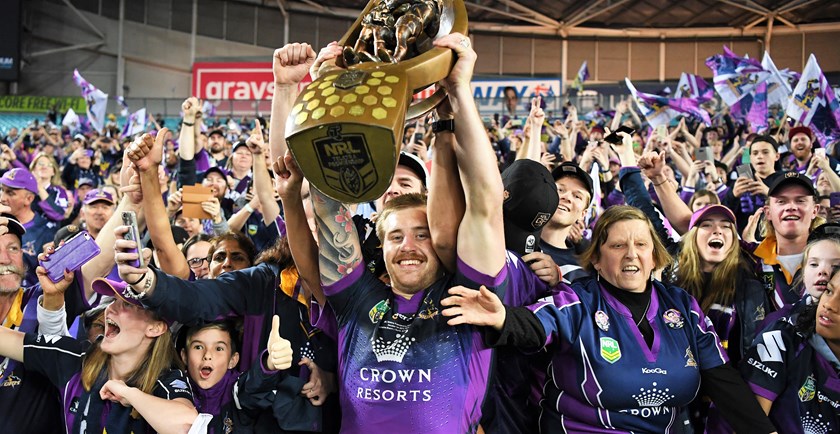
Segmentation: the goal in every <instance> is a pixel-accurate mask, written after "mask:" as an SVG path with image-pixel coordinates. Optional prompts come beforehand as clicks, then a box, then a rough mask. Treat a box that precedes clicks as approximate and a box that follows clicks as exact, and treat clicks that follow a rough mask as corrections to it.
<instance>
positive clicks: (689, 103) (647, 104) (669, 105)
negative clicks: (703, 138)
mask: <svg viewBox="0 0 840 434" xmlns="http://www.w3.org/2000/svg"><path fill="white" fill-rule="evenodd" d="M624 82H625V83H626V84H627V88H628V89H630V93H631V94H632V95H633V100H635V101H636V104H637V105H638V106H639V109H640V110H641V112H642V114H643V115H645V118H646V119H647V121H648V123H649V124H650V126H652V127H653V128H656V127H658V126H660V125H668V124H669V123H670V122H671V119H674V118H675V117H677V116H679V115H681V114H682V115H691V116H694V117H697V118H699V119H701V120H702V121H703V123H705V124H706V125H711V123H712V121H711V119H710V118H709V113H708V112H707V111H706V110H703V109H702V108H701V107H700V102H699V101H698V100H697V99H695V98H666V97H664V96H659V95H653V94H649V93H644V92H639V91H638V90H636V87H635V86H633V83H631V82H630V79H629V78H625V79H624Z"/></svg>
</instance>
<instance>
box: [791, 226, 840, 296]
mask: <svg viewBox="0 0 840 434" xmlns="http://www.w3.org/2000/svg"><path fill="white" fill-rule="evenodd" d="M812 230H813V229H812ZM823 241H830V242H832V243H834V244H835V245H837V246H838V247H840V238H835V237H825V238H818V239H816V240H813V241H811V242H809V243H808V244H807V245H806V246H805V250H803V251H802V263H801V264H800V265H799V268H800V269H802V270H804V269H805V266H806V265H807V264H808V256H810V255H811V249H813V248H814V246H816V245H817V244H818V243H821V242H823ZM804 284H805V273H799V275H798V276H796V279H794V280H793V284H792V287H793V288H799V286H800V285H804ZM803 289H804V288H803ZM803 293H804V292H803Z"/></svg>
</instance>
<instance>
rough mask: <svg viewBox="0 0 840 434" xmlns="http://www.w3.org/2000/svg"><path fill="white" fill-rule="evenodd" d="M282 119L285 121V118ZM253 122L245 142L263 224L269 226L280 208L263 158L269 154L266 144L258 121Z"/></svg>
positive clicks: (278, 213)
mask: <svg viewBox="0 0 840 434" xmlns="http://www.w3.org/2000/svg"><path fill="white" fill-rule="evenodd" d="M272 117H273V116H272ZM283 118H284V119H285V116H284V117H283ZM254 122H255V123H256V127H255V128H254V131H252V132H251V136H250V137H248V141H247V143H248V149H250V150H251V154H252V155H253V157H254V158H253V160H254V165H253V169H254V192H255V193H256V195H257V198H258V199H259V201H260V205H261V206H262V216H263V224H266V225H269V224H271V223H273V222H274V219H276V218H277V216H279V215H280V206H279V205H277V201H276V200H275V199H274V186H272V185H271V175H269V173H268V166H267V165H266V162H265V156H266V154H267V153H268V152H269V150H268V143H265V140H264V139H263V132H262V125H261V124H260V121H259V119H257V120H255V121H254Z"/></svg>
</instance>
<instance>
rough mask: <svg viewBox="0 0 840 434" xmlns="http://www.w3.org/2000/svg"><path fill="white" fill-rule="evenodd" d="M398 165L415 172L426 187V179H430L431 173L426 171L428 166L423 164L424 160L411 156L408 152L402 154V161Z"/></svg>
mask: <svg viewBox="0 0 840 434" xmlns="http://www.w3.org/2000/svg"><path fill="white" fill-rule="evenodd" d="M397 165H399V166H405V167H406V168H408V169H409V170H411V171H412V172H414V174H415V175H417V177H418V178H420V181H421V182H423V186H424V187H425V186H426V178H428V177H429V171H428V170H426V165H425V164H423V160H421V159H420V157H418V156H416V155H414V154H409V153H408V152H400V159H399V161H398V162H397Z"/></svg>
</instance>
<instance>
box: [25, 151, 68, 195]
mask: <svg viewBox="0 0 840 434" xmlns="http://www.w3.org/2000/svg"><path fill="white" fill-rule="evenodd" d="M41 158H46V159H47V161H48V162H49V163H50V166H52V168H53V176H52V178H50V184H52V185H54V186H58V187H64V181H62V180H61V169H60V168H59V167H58V162H57V161H55V158H53V157H52V156H51V155H48V154H38V155H36V156H35V158H33V159H32V162H31V163H29V172H30V173H32V174H33V175H34V174H35V165H36V164H38V160H40V159H41Z"/></svg>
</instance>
